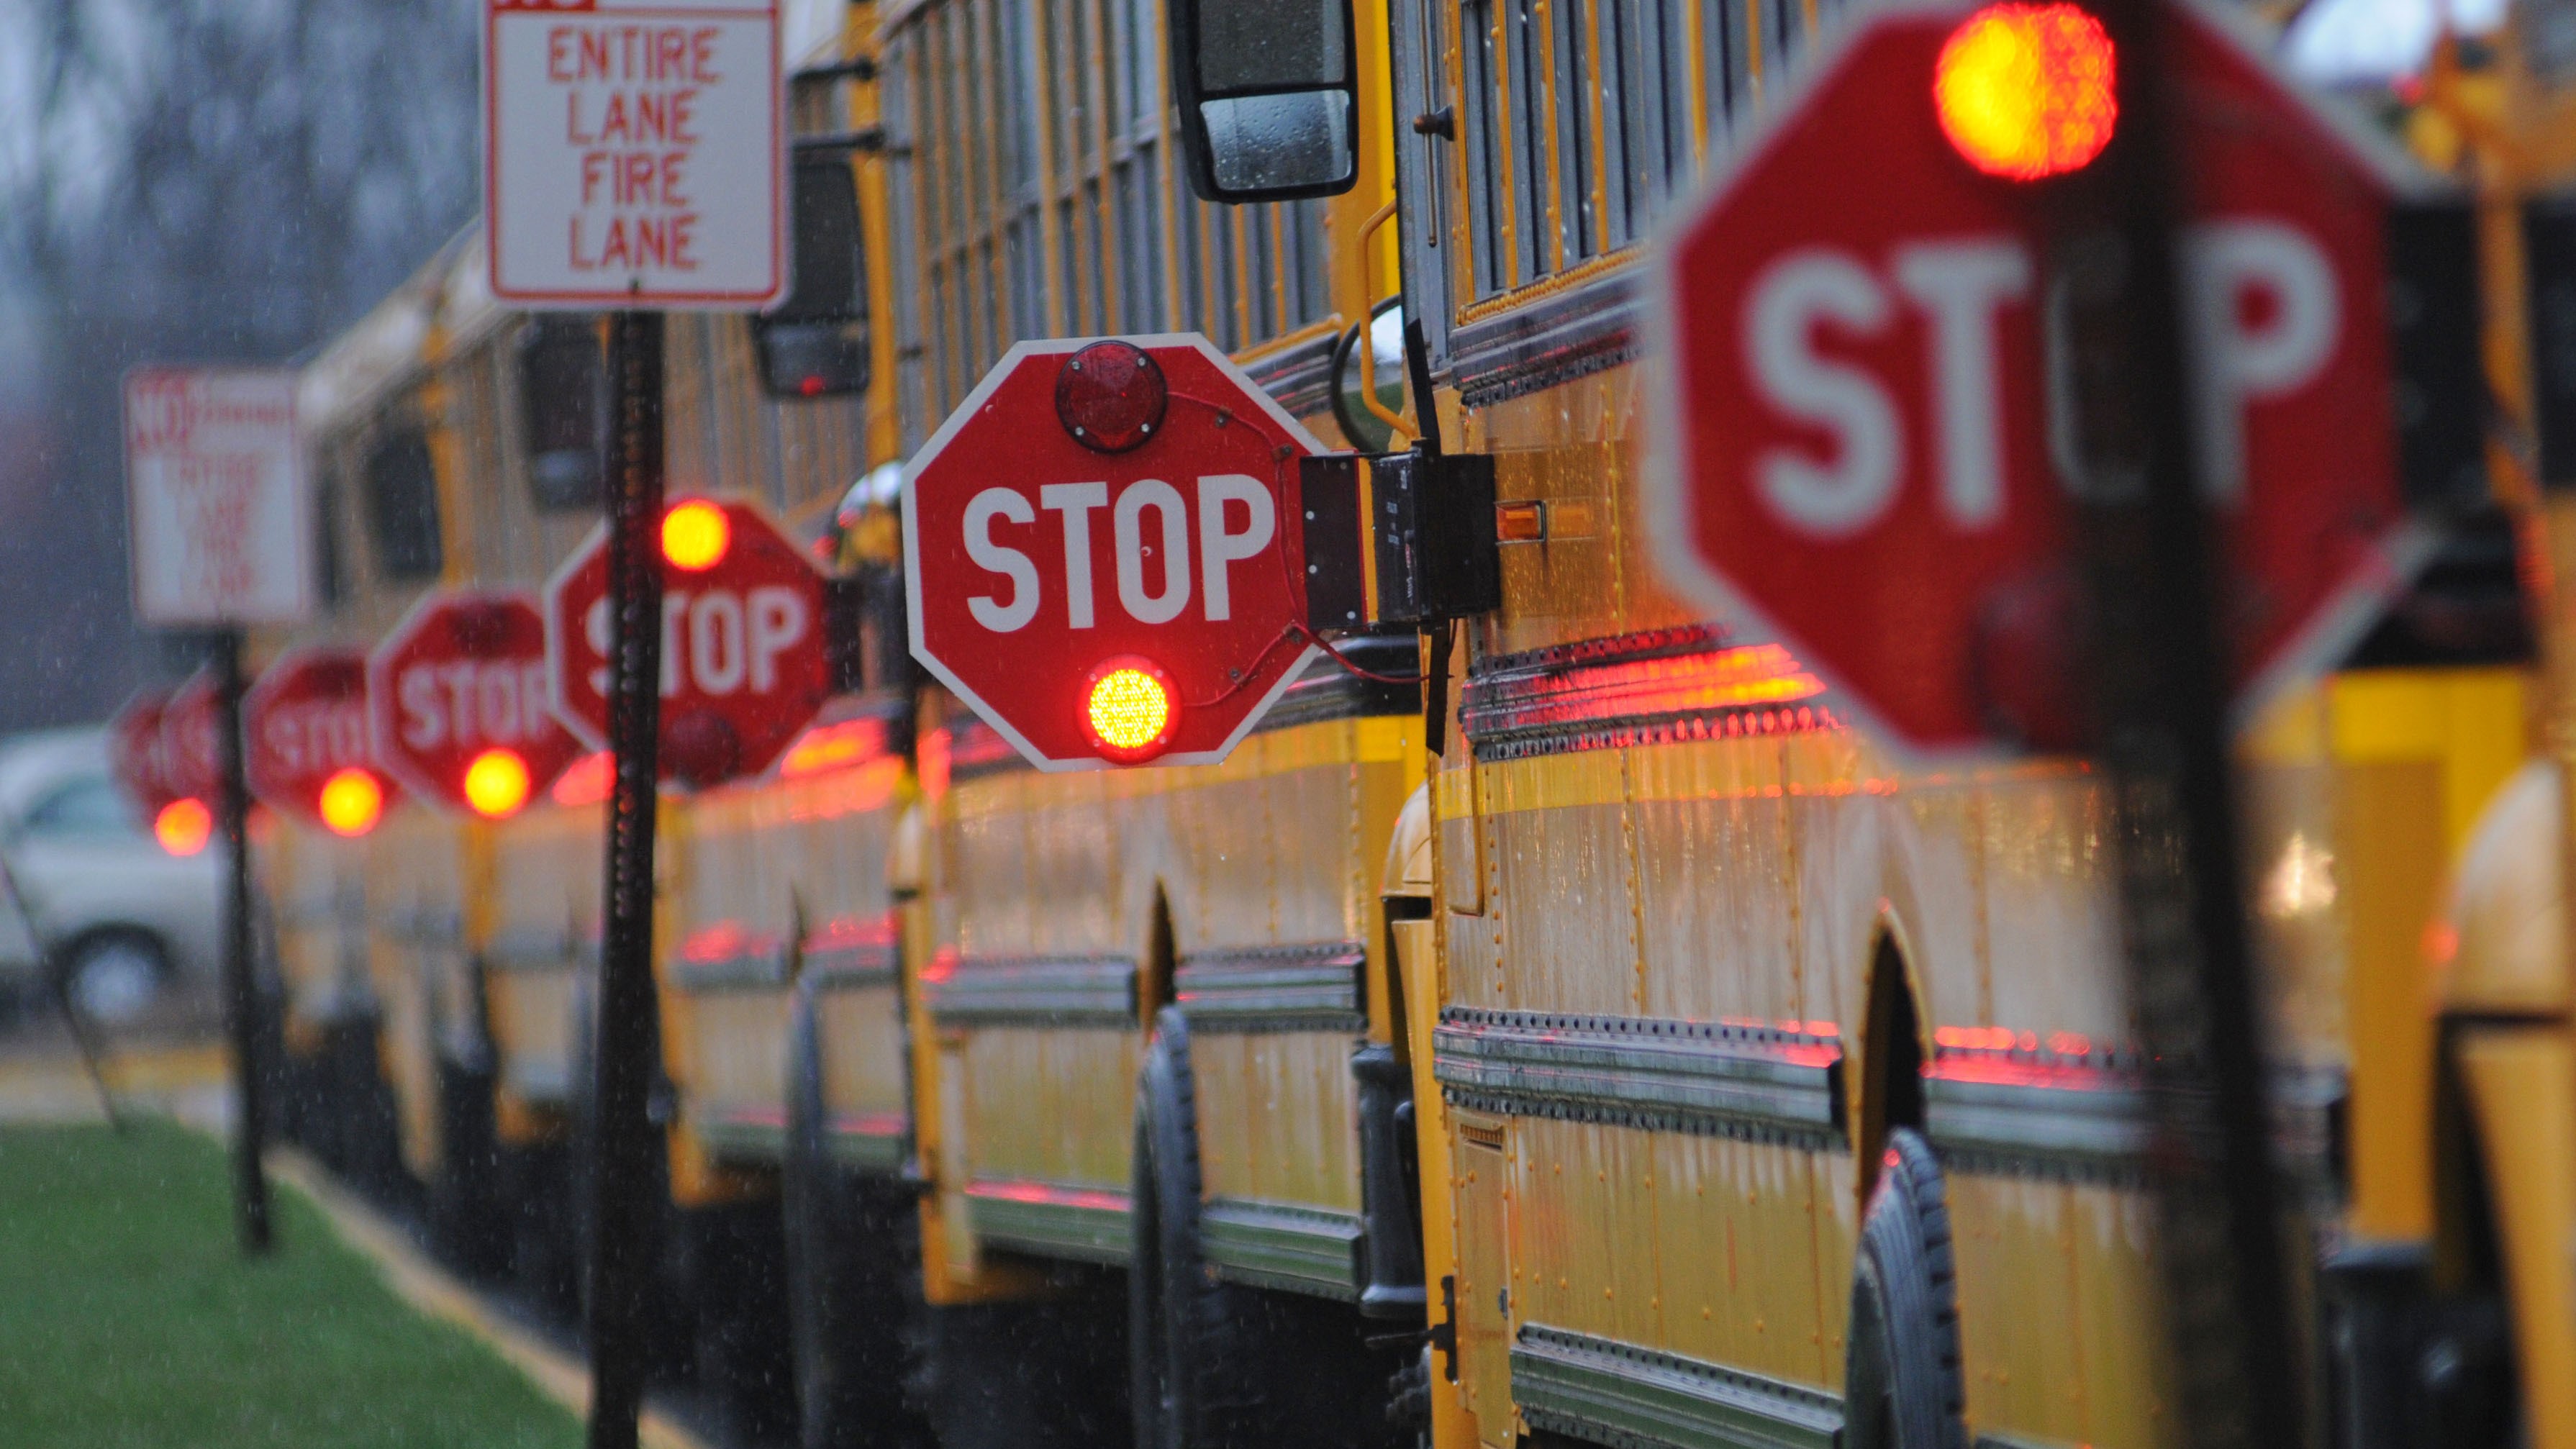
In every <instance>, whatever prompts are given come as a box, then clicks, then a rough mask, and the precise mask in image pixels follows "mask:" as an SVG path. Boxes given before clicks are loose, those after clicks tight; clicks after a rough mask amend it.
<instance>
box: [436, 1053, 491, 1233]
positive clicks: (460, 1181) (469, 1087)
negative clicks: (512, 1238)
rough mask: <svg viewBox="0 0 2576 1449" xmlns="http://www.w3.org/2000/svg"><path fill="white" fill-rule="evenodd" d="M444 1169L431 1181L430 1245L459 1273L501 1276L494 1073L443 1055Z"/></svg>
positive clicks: (441, 1157)
mask: <svg viewBox="0 0 2576 1449" xmlns="http://www.w3.org/2000/svg"><path fill="white" fill-rule="evenodd" d="M437 1073H438V1140H439V1154H438V1170H437V1171H436V1172H435V1173H433V1174H432V1175H431V1178H430V1181H429V1182H428V1184H427V1193H428V1219H429V1238H430V1244H431V1246H432V1247H433V1248H435V1249H436V1250H437V1252H438V1255H439V1256H440V1257H441V1258H443V1259H445V1260H446V1261H447V1263H448V1264H449V1265H450V1266H451V1267H454V1268H455V1269H457V1270H458V1271H459V1272H462V1273H464V1274H466V1275H467V1276H469V1277H474V1278H498V1277H500V1276H502V1274H503V1273H505V1272H506V1271H507V1270H508V1267H509V1253H508V1244H509V1239H508V1236H507V1233H506V1230H505V1225H504V1223H503V1220H502V1217H501V1211H500V1174H501V1161H500V1131H499V1125H498V1122H497V1121H496V1118H495V1109H494V1106H493V1100H492V1089H493V1083H492V1073H491V1071H490V1070H489V1069H488V1068H475V1067H468V1066H465V1065H463V1064H461V1063H458V1062H455V1061H451V1060H448V1059H446V1058H444V1057H442V1058H441V1059H440V1060H439V1063H438V1068H437Z"/></svg>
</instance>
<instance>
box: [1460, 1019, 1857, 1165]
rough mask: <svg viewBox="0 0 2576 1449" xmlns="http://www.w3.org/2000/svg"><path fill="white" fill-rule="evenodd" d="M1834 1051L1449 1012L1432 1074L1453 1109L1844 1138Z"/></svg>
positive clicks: (1683, 1024) (1796, 1038) (1634, 1026)
mask: <svg viewBox="0 0 2576 1449" xmlns="http://www.w3.org/2000/svg"><path fill="white" fill-rule="evenodd" d="M1841 1062H1842V1047H1841V1045H1840V1043H1838V1042H1837V1041H1835V1040H1833V1039H1831V1038H1828V1037H1820V1036H1811V1035H1807V1034H1805V1033H1799V1032H1789V1031H1785V1030H1780V1029H1777V1028H1772V1027H1760V1026H1726V1025H1715V1024H1711V1023H1706V1022H1695V1021H1672V1020H1666V1019H1660V1018H1652V1017H1611V1016H1560V1015H1552V1014H1547V1013H1541V1012H1522V1011H1486V1010H1477V1009H1471V1008H1460V1007H1452V1008H1450V1009H1448V1010H1447V1011H1444V1012H1442V1013H1441V1021H1440V1025H1439V1026H1438V1028H1436V1029H1435V1031H1434V1032H1433V1035H1432V1075H1433V1076H1434V1077H1436V1078H1438V1079H1439V1081H1440V1084H1441V1089H1442V1092H1441V1094H1442V1095H1443V1096H1444V1097H1446V1098H1447V1099H1448V1100H1449V1101H1450V1102H1452V1103H1454V1104H1457V1105H1459V1106H1464V1107H1469V1108H1473V1109H1476V1110H1480V1111H1489V1112H1500V1113H1504V1114H1507V1115H1513V1116H1523V1117H1559V1118H1567V1117H1571V1118H1577V1119H1581V1120H1589V1121H1602V1122H1607V1123H1611V1124H1613V1125H1620V1126H1633V1127H1640V1128H1644V1129H1647V1130H1660V1131H1682V1132H1707V1131H1719V1132H1729V1131H1732V1132H1743V1131H1754V1132H1761V1133H1769V1134H1781V1135H1787V1136H1793V1137H1801V1138H1809V1139H1814V1140H1816V1141H1819V1142H1825V1141H1832V1140H1838V1139H1839V1138H1840V1137H1841V1135H1842V1108H1841V1100H1840V1096H1839V1087H1840V1083H1841V1074H1840V1073H1839V1072H1837V1071H1836V1070H1835V1068H1836V1067H1838V1066H1839V1065H1841Z"/></svg>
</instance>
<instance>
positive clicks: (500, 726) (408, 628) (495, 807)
mask: <svg viewBox="0 0 2576 1449" xmlns="http://www.w3.org/2000/svg"><path fill="white" fill-rule="evenodd" d="M366 695H367V720H368V733H369V735H370V737H371V738H372V741H373V743H374V746H375V757H376V763H377V764H379V765H381V766H382V767H384V769H385V770H386V771H388V772H389V773H391V774H392V775H393V777H394V778H395V779H397V780H399V781H401V782H402V784H403V787H404V788H405V789H408V790H410V791H411V792H412V793H413V794H415V795H418V796H420V797H421V798H423V799H425V800H432V801H436V802H437V803H439V804H441V805H444V806H446V807H447V808H449V809H451V810H466V811H472V812H473V813H475V814H478V815H483V816H487V817H501V816H508V815H514V814H516V813H518V811H519V809H520V808H521V807H522V806H524V805H525V804H526V803H527V802H528V798H529V797H530V796H531V795H533V794H534V793H535V792H536V791H538V790H542V789H544V788H545V787H546V785H547V784H549V783H550V782H552V781H553V779H554V778H555V776H557V775H560V774H562V773H563V770H564V767H565V766H566V765H569V764H571V763H572V761H573V757H574V756H576V755H578V754H580V753H581V745H580V743H579V742H578V741H576V740H574V739H573V737H572V736H571V735H570V734H568V733H566V732H565V730H564V728H563V726H562V725H561V724H559V723H557V722H556V720H555V717H554V715H553V714H552V713H551V712H549V711H548V710H547V708H546V624H545V618H544V616H543V615H541V614H539V613H538V612H537V604H536V601H535V600H534V599H531V598H529V597H528V596H527V595H525V594H521V593H514V592H506V591H497V590H473V589H460V590H451V591H440V592H434V593H431V594H427V595H425V596H423V597H422V599H421V600H420V602H419V603H417V604H414V605H413V606H412V608H411V612H410V613H408V614H405V615H404V616H403V619H402V622H401V623H399V624H397V625H395V626H394V630H393V632H392V633H390V634H388V635H386V636H385V640H384V642H383V643H381V644H379V645H377V646H376V650H375V652H374V653H373V654H370V655H368V656H367V688H366Z"/></svg>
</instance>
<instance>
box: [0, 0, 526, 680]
mask: <svg viewBox="0 0 2576 1449" xmlns="http://www.w3.org/2000/svg"><path fill="white" fill-rule="evenodd" d="M480 8H481V7H480V6H479V4H477V3H476V0H19V3H18V6H17V7H15V10H16V13H15V16H14V18H11V17H8V16H5V15H0V289H5V290H7V291H9V292H11V293H14V294H15V296H16V297H17V299H18V302H19V306H20V307H21V309H23V310H24V311H26V312H27V313H29V314H30V315H31V317H32V319H33V321H34V324H35V325H34V327H33V329H32V335H33V336H35V337H36V338H38V339H40V343H39V345H40V349H41V355H40V359H39V366H40V368H41V382H42V384H43V387H44V390H45V391H46V392H47V393H48V394H50V398H49V402H50V419H51V423H52V432H53V436H54V438H55V439H56V446H55V447H54V448H53V449H52V450H51V452H50V453H49V454H48V455H47V460H48V464H49V472H50V474H51V476H50V479H49V480H48V481H49V483H50V492H49V493H48V494H47V495H45V501H46V504H47V505H48V506H47V507H46V508H45V509H44V510H43V511H44V513H45V515H46V517H45V519H44V526H43V527H42V528H41V529H40V530H31V529H26V528H17V529H10V528H7V527H5V526H4V525H0V621H5V622H0V683H5V684H6V685H8V686H9V687H7V688H0V728H8V727H17V726H24V725H27V724H33V723H43V722H52V721H55V720H63V719H77V718H96V717H97V716H98V715H100V714H101V713H103V712H104V711H105V710H107V709H109V708H112V707H113V706H114V704H115V702H116V700H117V699H118V698H119V697H121V696H122V694H123V693H124V692H125V691H126V690H127V689H128V688H130V687H131V684H132V682H133V679H134V677H135V675H136V673H137V670H138V668H140V669H143V670H147V671H148V670H149V668H150V657H151V656H150V651H149V650H148V648H145V649H140V650H139V649H138V643H139V641H138V639H137V637H136V636H135V634H134V631H133V629H132V626H131V623H130V621H129V619H128V616H127V612H126V603H125V600H126V596H127V590H126V587H125V546H124V510H123V488H122V483H121V477H122V473H121V469H122V461H121V456H120V445H119V434H118V428H117V417H118V391H119V379H120V378H121V377H122V375H123V373H124V372H125V370H126V369H127V368H129V367H132V366H134V365H136V364H139V363H143V362H147V361H241V362H278V361H283V360H286V359H289V358H291V357H293V356H295V355H296V354H298V353H300V352H302V351H305V350H307V349H309V348H311V347H312V346H313V345H314V344H316V343H317V342H319V341H321V340H323V339H324V338H326V337H327V336H328V335H329V334H330V333H331V332H333V331H335V330H336V329H338V328H340V327H343V326H345V325H347V323H349V322H350V321H351V320H353V319H354V318H355V317H356V316H357V315H359V314H360V313H362V312H363V311H364V310H365V309H366V307H367V306H368V305H369V304H371V303H372V302H373V301H374V300H375V299H376V298H377V297H379V296H381V295H382V294H383V293H384V292H386V291H387V290H389V289H390V288H391V287H392V286H394V285H395V284H396V283H398V282H399V281H401V280H402V278H403V277H404V276H406V275H408V274H409V273H410V272H411V271H412V270H413V269H414V268H416V267H417V266H418V265H419V264H420V263H421V262H422V261H423V260H425V259H426V258H427V257H428V256H429V255H430V254H431V253H432V252H433V251H435V250H436V249H437V248H438V247H439V246H440V245H441V244H443V243H444V242H445V241H446V240H447V239H448V238H449V237H450V236H452V235H453V234H454V233H455V232H456V230H457V229H458V228H459V227H461V226H462V225H463V224H464V223H465V222H466V220H467V219H468V217H469V216H470V215H471V212H472V208H473V204H474V193H475V177H476V165H477V163H476V155H475V136H476V120H475V110H474V99H475V64H476V60H475V23H476V19H477V17H478V15H479V13H480ZM13 31H14V32H15V33H12V32H13ZM30 685H33V686H35V687H33V688H30V687H28V686H30ZM48 686H50V687H48Z"/></svg>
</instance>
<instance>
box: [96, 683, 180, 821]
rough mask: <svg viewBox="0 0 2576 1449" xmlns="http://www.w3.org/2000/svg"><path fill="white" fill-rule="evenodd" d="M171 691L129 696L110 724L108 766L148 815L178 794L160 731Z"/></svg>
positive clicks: (118, 785)
mask: <svg viewBox="0 0 2576 1449" xmlns="http://www.w3.org/2000/svg"><path fill="white" fill-rule="evenodd" d="M169 704H170V692H169V691H168V690H166V689H147V690H145V691H143V692H142V693H141V694H138V695H136V696H134V698H132V699H130V700H127V701H126V704H125V708H123V709H121V710H118V711H117V712H116V718H114V719H112V720H110V721H108V725H107V766H108V771H109V773H110V774H112V775H114V776H115V777H116V785H117V788H118V789H120V790H123V791H124V792H125V795H126V798H127V799H129V800H132V801H133V802H134V803H135V804H136V805H138V806H141V807H142V809H143V813H144V814H146V815H158V814H160V813H161V807H163V806H165V805H167V804H169V803H170V802H171V801H173V800H176V799H178V798H179V792H178V790H177V789H175V788H174V787H173V786H172V785H171V783H170V751H169V746H168V743H167V742H166V741H165V740H164V738H163V736H162V733H161V716H162V712H163V711H164V710H165V709H167V708H168V707H169Z"/></svg>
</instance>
